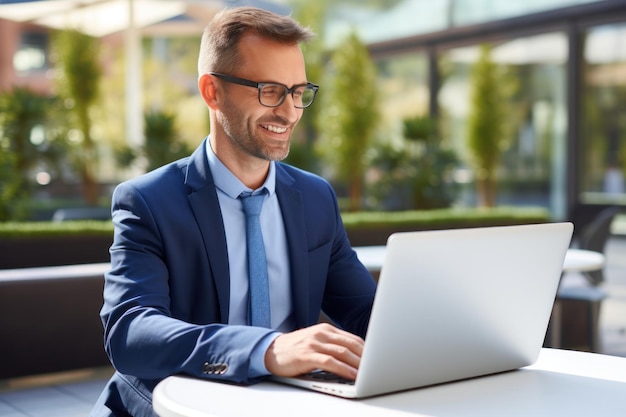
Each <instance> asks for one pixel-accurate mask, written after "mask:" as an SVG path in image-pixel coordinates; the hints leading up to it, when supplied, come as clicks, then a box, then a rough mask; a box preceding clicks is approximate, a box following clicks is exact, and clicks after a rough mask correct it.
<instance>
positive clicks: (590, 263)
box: [353, 246, 605, 272]
mask: <svg viewBox="0 0 626 417" xmlns="http://www.w3.org/2000/svg"><path fill="white" fill-rule="evenodd" d="M353 249H354V250H355V252H356V254H357V256H358V258H359V260H360V261H361V262H362V263H363V265H365V267H366V268H367V269H368V270H369V271H371V272H380V269H381V267H382V266H383V260H384V259H385V246H357V247H355V248H353ZM604 263H605V259H604V255H603V254H601V253H599V252H594V251H590V250H584V249H568V250H567V253H566V254H565V261H564V262H563V271H564V272H584V271H595V270H598V269H602V268H603V267H604Z"/></svg>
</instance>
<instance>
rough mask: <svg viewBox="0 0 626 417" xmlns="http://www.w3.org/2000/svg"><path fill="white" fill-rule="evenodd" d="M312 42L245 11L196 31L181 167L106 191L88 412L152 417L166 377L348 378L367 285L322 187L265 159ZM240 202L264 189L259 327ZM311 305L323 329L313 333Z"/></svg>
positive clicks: (274, 18) (281, 129)
mask: <svg viewBox="0 0 626 417" xmlns="http://www.w3.org/2000/svg"><path fill="white" fill-rule="evenodd" d="M311 36H312V34H311V32H310V31H309V30H308V29H304V28H302V27H301V26H299V25H298V24H297V23H296V22H294V21H293V20H292V19H291V18H288V17H281V16H278V15H274V14H272V13H269V12H266V11H263V10H259V9H254V8H236V9H229V10H225V11H223V12H221V13H219V14H218V15H217V16H216V17H215V18H214V19H213V20H212V21H211V22H210V23H209V25H208V26H207V29H206V30H205V33H204V35H203V38H202V43H201V52H200V58H199V64H198V67H199V75H200V76H199V82H198V86H199V89H200V94H201V95H202V98H203V100H204V102H205V103H206V105H207V106H208V108H209V111H210V117H211V134H210V135H209V137H208V138H207V139H206V140H205V141H204V142H203V143H202V144H201V145H200V147H199V148H198V149H197V150H196V151H195V152H194V153H193V154H192V155H191V156H190V157H189V158H185V159H182V160H180V161H177V162H174V163H172V164H169V165H166V166H164V167H162V168H160V169H157V170H155V171H153V172H151V173H148V174H146V175H143V176H141V177H139V178H136V179H134V180H130V181H128V182H126V183H123V184H121V185H119V186H118V187H117V189H116V190H115V193H114V195H113V203H112V214H113V222H114V224H115V236H114V241H113V245H112V246H111V270H110V271H109V272H108V273H107V274H106V279H105V289H104V305H103V308H102V311H101V316H102V320H103V323H104V328H105V349H106V351H107V354H108V355H109V358H110V360H111V363H112V364H113V366H114V367H115V369H116V373H115V374H114V375H113V377H112V378H111V380H110V381H109V383H108V385H107V387H106V388H105V390H104V392H103V394H102V395H101V397H100V399H99V400H98V403H97V404H96V407H95V408H94V411H93V412H92V416H110V415H116V416H128V415H131V416H134V417H137V416H150V415H154V414H153V411H152V404H151V398H152V390H153V388H154V386H155V385H156V384H157V383H158V382H159V381H160V380H162V379H163V378H165V377H167V376H169V375H173V374H179V373H184V374H188V375H191V376H194V377H198V378H207V379H212V380H222V381H230V382H235V383H245V384H248V383H254V382H256V381H259V380H261V379H262V378H263V377H264V376H266V375H269V374H277V375H284V376H292V375H297V374H301V373H305V372H308V371H311V370H314V369H318V368H319V369H324V370H328V371H331V372H335V373H337V374H339V375H341V376H344V377H346V378H355V377H356V373H357V369H358V366H359V361H360V357H361V353H362V348H363V339H362V337H364V334H365V331H366V328H367V324H368V321H369V315H370V312H371V307H372V303H373V298H374V292H375V283H374V281H373V279H372V277H371V275H370V274H369V273H368V271H367V270H366V269H365V268H364V266H363V265H362V264H361V263H360V262H359V261H358V259H357V258H356V255H355V253H354V251H353V250H352V249H351V247H350V244H349V242H348V239H347V236H346V232H345V230H344V227H343V224H342V222H341V217H340V214H339V210H338V207H337V202H336V197H335V194H334V192H333V190H332V189H331V187H330V186H329V184H328V183H327V182H326V181H324V180H323V179H321V178H319V177H317V176H315V175H313V174H310V173H306V172H304V171H301V170H298V169H296V168H294V167H291V166H288V165H285V164H283V163H280V162H277V161H280V160H282V159H283V158H285V157H286V156H287V154H288V152H289V140H290V136H291V134H292V132H293V129H294V128H295V126H296V124H297V122H298V121H299V120H300V118H301V116H302V113H303V111H304V108H305V107H307V106H308V105H310V104H311V103H312V101H313V99H314V97H315V93H316V91H317V86H315V85H314V84H311V83H307V79H306V74H305V65H304V59H303V55H302V52H301V50H300V48H299V43H301V42H304V41H306V40H308V39H309V38H310V37H311ZM250 80H253V81H250ZM249 194H252V195H262V196H264V197H262V204H263V205H262V212H261V218H260V222H261V229H262V234H263V242H264V247H265V251H266V257H264V262H265V260H266V263H267V267H266V271H267V275H268V279H269V284H268V285H269V303H266V304H269V310H270V311H269V313H268V314H269V318H268V320H270V321H269V322H268V324H267V327H262V326H260V325H255V324H254V319H252V322H251V318H250V317H251V313H250V311H251V310H253V309H254V308H255V307H252V306H249V300H250V299H251V297H252V293H253V289H252V287H253V285H252V284H250V285H249V284H248V279H249V278H250V279H252V278H255V277H256V274H251V273H249V272H248V266H247V260H246V259H247V252H252V251H248V250H246V227H247V226H246V220H245V216H244V213H243V208H242V204H243V197H241V196H243V195H249ZM249 287H250V290H249ZM255 291H256V290H255ZM320 311H323V312H324V313H325V314H326V315H327V316H328V317H329V318H330V319H331V320H332V322H333V323H336V326H335V325H330V324H317V323H318V320H319V315H320Z"/></svg>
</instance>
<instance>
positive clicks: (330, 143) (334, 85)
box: [320, 33, 380, 211]
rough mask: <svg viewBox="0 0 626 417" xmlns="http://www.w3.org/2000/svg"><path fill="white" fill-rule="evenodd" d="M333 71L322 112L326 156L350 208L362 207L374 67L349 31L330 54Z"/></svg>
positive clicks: (374, 101)
mask: <svg viewBox="0 0 626 417" xmlns="http://www.w3.org/2000/svg"><path fill="white" fill-rule="evenodd" d="M332 66H333V74H332V79H331V81H330V82H329V83H328V84H329V85H330V88H329V90H330V91H329V92H328V94H327V95H326V96H325V100H324V110H323V114H322V115H321V117H322V121H323V123H322V124H321V126H320V127H321V128H322V129H323V132H324V136H325V141H324V144H323V145H324V149H323V151H324V152H325V156H326V157H328V159H329V160H330V161H331V162H332V165H333V167H334V168H335V169H336V173H337V176H338V178H339V180H341V181H345V182H346V183H347V184H348V187H349V199H350V204H349V210H351V211H356V210H359V209H360V207H361V199H362V187H363V181H364V172H365V168H366V165H367V160H366V155H367V152H368V151H369V147H370V144H371V143H372V141H373V139H374V135H375V133H376V129H377V127H378V122H379V119H380V109H379V104H378V98H379V97H378V96H379V92H378V89H377V85H378V84H377V76H376V68H375V66H374V64H373V62H372V60H371V58H370V56H369V53H368V51H367V49H366V47H365V45H364V44H363V43H362V42H361V41H360V40H359V38H358V37H357V35H356V34H355V33H352V34H351V35H350V36H349V37H348V38H347V39H346V40H345V41H343V42H342V43H341V45H339V47H338V48H337V49H336V50H335V52H334V53H333V54H332Z"/></svg>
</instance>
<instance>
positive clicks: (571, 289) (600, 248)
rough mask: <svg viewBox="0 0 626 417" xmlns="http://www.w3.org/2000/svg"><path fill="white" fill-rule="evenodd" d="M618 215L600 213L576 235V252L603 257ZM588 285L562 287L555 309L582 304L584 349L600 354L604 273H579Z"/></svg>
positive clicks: (611, 210)
mask: <svg viewBox="0 0 626 417" xmlns="http://www.w3.org/2000/svg"><path fill="white" fill-rule="evenodd" d="M619 212H620V209H619V208H618V207H609V208H606V209H604V210H602V211H601V212H600V213H598V214H597V215H596V217H595V218H594V219H593V220H592V221H591V222H590V223H589V224H588V225H587V226H586V227H585V228H584V229H583V230H582V231H581V232H580V234H579V238H578V239H577V240H576V242H575V244H576V246H577V247H578V248H579V249H586V250H592V251H595V252H600V253H602V254H604V249H605V246H606V243H607V241H608V239H609V237H610V236H611V224H612V222H613V220H614V219H615V216H616V215H617V214H618V213H619ZM581 274H582V275H583V277H584V278H585V279H586V281H587V283H588V284H589V285H584V286H580V285H579V286H563V285H561V286H560V288H559V291H558V293H557V297H556V303H557V304H559V305H558V306H557V308H562V306H563V303H564V302H570V303H574V304H577V303H583V304H584V308H585V310H586V312H585V313H586V314H585V316H586V317H585V323H584V324H585V326H584V327H585V333H586V345H587V347H588V348H589V350H590V351H591V352H598V351H600V330H599V326H600V306H601V305H602V301H603V300H604V299H605V298H606V297H607V293H606V292H605V291H604V290H603V289H602V288H600V284H602V283H603V282H604V271H603V269H598V270H595V271H584V272H581Z"/></svg>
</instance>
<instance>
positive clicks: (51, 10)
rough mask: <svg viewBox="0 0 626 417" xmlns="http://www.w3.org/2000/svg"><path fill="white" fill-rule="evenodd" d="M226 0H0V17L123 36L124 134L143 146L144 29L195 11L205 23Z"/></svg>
mask: <svg viewBox="0 0 626 417" xmlns="http://www.w3.org/2000/svg"><path fill="white" fill-rule="evenodd" d="M222 7H224V2H223V1H222V0H203V1H199V0H8V1H7V0H0V18H3V19H7V20H14V21H18V22H29V23H33V24H37V25H42V26H46V27H50V28H56V29H76V30H79V31H81V32H83V33H85V34H88V35H91V36H95V37H103V36H107V35H110V34H114V33H118V32H121V31H124V32H125V40H124V44H125V56H126V135H127V141H128V142H129V143H130V144H133V145H139V144H141V143H143V111H142V90H141V88H142V87H141V85H142V79H141V33H140V28H143V27H146V26H149V25H153V24H155V23H158V22H163V21H167V20H169V19H171V18H173V17H176V16H181V15H183V14H185V13H188V12H190V11H192V12H193V13H194V14H196V15H198V14H200V15H201V18H202V19H203V20H204V21H207V20H208V19H209V18H210V16H211V15H212V14H214V13H215V12H216V11H217V10H218V9H220V8H222Z"/></svg>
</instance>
